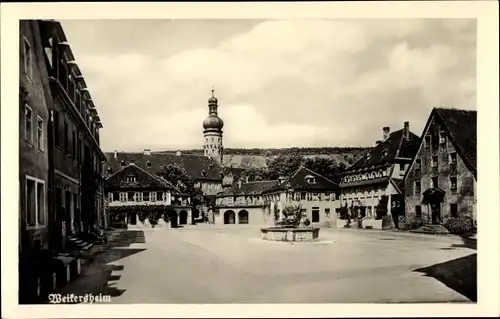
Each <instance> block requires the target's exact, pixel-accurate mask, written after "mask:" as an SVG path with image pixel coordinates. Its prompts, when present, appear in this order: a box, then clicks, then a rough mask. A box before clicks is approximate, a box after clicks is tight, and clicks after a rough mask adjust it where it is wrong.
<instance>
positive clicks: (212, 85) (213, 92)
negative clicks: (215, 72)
mask: <svg viewBox="0 0 500 319" xmlns="http://www.w3.org/2000/svg"><path fill="white" fill-rule="evenodd" d="M212 97H214V86H213V85H212Z"/></svg>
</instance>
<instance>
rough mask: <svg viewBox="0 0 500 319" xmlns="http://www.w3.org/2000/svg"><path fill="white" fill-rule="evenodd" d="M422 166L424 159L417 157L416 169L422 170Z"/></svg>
mask: <svg viewBox="0 0 500 319" xmlns="http://www.w3.org/2000/svg"><path fill="white" fill-rule="evenodd" d="M421 167H422V160H421V159H416V160H415V170H420V168H421Z"/></svg>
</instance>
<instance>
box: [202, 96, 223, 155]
mask: <svg viewBox="0 0 500 319" xmlns="http://www.w3.org/2000/svg"><path fill="white" fill-rule="evenodd" d="M217 107H218V100H217V98H216V97H215V96H214V89H213V88H212V96H211V97H210V98H209V99H208V117H207V118H206V119H205V121H203V137H204V138H205V142H204V144H203V150H204V154H205V156H208V157H211V158H213V159H215V160H216V161H217V162H218V163H222V153H223V147H222V128H223V127H224V121H222V119H221V118H220V117H219V116H218V115H217Z"/></svg>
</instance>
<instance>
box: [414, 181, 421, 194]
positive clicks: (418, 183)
mask: <svg viewBox="0 0 500 319" xmlns="http://www.w3.org/2000/svg"><path fill="white" fill-rule="evenodd" d="M421 191H422V189H421V186H420V181H416V182H415V194H416V195H418V194H420V192H421Z"/></svg>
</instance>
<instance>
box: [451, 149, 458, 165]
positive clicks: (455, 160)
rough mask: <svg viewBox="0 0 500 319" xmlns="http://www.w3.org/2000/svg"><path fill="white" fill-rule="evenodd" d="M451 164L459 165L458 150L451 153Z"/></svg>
mask: <svg viewBox="0 0 500 319" xmlns="http://www.w3.org/2000/svg"><path fill="white" fill-rule="evenodd" d="M450 164H451V165H457V153H456V152H453V153H450Z"/></svg>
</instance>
